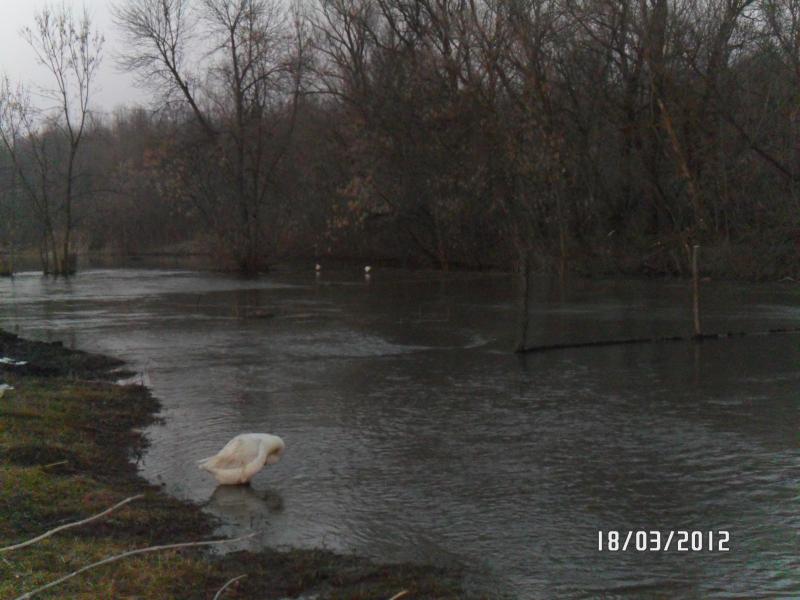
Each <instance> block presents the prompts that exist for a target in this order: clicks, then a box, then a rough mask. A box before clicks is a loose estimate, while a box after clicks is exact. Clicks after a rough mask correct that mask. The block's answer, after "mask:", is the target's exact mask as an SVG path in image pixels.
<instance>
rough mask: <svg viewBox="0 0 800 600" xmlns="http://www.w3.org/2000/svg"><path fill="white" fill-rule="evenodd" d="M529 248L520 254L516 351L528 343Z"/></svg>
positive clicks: (522, 348)
mask: <svg viewBox="0 0 800 600" xmlns="http://www.w3.org/2000/svg"><path fill="white" fill-rule="evenodd" d="M530 254H531V251H530V250H525V251H524V252H523V253H522V254H521V260H520V265H519V275H520V291H519V328H518V334H517V335H518V338H517V347H516V352H524V351H525V347H526V345H527V343H528V329H529V327H530V316H529V314H528V302H529V297H530V292H531V266H530Z"/></svg>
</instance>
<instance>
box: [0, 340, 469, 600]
mask: <svg viewBox="0 0 800 600" xmlns="http://www.w3.org/2000/svg"><path fill="white" fill-rule="evenodd" d="M0 356H8V357H12V358H14V359H17V360H26V361H29V364H27V365H24V366H16V367H12V366H4V365H0V378H2V379H4V380H5V381H6V383H8V384H10V385H13V386H14V388H15V389H14V390H11V391H8V392H6V393H5V395H4V396H3V397H2V398H0V547H5V546H9V545H12V544H16V543H18V542H21V541H24V540H27V539H30V538H33V537H35V536H37V535H39V534H41V533H43V532H45V531H48V530H50V529H52V528H55V527H58V526H60V525H63V524H66V523H70V522H74V521H78V520H81V519H84V518H86V517H89V516H91V515H93V514H96V513H99V512H101V511H103V510H105V509H107V508H108V507H110V506H112V505H114V504H115V503H117V502H119V501H121V500H123V499H124V498H127V497H130V496H134V495H137V494H143V495H144V497H143V498H141V499H138V500H135V501H133V502H131V503H129V504H127V505H125V506H124V507H122V508H120V509H119V510H117V511H115V512H113V513H111V514H109V515H108V516H106V517H104V518H102V519H98V520H96V521H93V522H91V523H89V524H86V525H83V526H81V527H76V528H72V529H69V530H66V531H63V532H60V533H57V534H55V535H53V536H52V537H49V538H47V539H45V540H42V541H40V542H37V543H35V544H33V545H30V546H27V547H25V548H20V549H17V550H13V551H10V552H0V598H4V599H6V598H16V597H18V596H20V595H22V594H23V593H25V592H28V591H30V590H32V589H34V588H37V587H39V586H42V585H44V584H46V583H49V582H51V581H54V580H56V579H58V578H60V577H62V576H64V575H66V574H68V573H70V572H73V571H75V570H77V569H79V568H81V567H83V566H85V565H88V564H90V563H93V562H95V561H99V560H102V559H104V558H106V557H109V556H113V555H117V554H121V553H124V552H126V551H129V550H132V549H136V548H144V547H148V546H152V545H157V544H170V543H176V542H185V541H196V540H205V539H211V538H214V534H213V531H214V522H213V520H212V518H211V517H209V516H208V515H206V514H204V513H203V512H202V511H201V510H200V509H199V508H198V507H196V506H195V505H193V504H189V503H186V502H182V501H178V500H176V499H174V498H171V497H169V496H167V495H165V494H164V493H162V492H161V491H160V490H159V489H158V488H157V487H155V486H152V485H149V484H148V483H147V482H146V481H144V480H143V479H142V478H141V477H139V475H138V474H137V470H136V467H135V465H134V464H133V463H132V462H131V460H130V459H131V458H132V457H135V456H136V455H138V454H140V453H141V452H142V451H143V449H144V447H145V443H146V442H145V440H144V438H143V436H142V435H141V434H140V433H139V432H138V430H139V429H141V428H142V427H145V426H147V425H148V424H149V423H152V422H153V420H154V418H155V417H154V415H155V413H156V412H157V410H158V402H157V400H156V399H154V398H153V397H152V396H151V395H150V394H149V392H148V390H147V389H146V388H143V387H140V386H117V385H114V384H112V383H110V382H109V379H110V377H111V375H110V374H109V371H110V370H111V369H114V368H119V367H120V366H121V365H120V363H118V362H117V361H115V360H113V359H109V358H106V357H102V356H96V355H90V354H84V353H80V352H73V351H70V350H67V349H65V348H63V347H61V346H60V345H58V344H44V343H38V342H29V341H26V340H23V339H21V338H18V337H16V336H13V335H11V334H7V333H3V332H0ZM187 468H194V465H188V466H187ZM240 575H246V577H244V578H243V579H241V580H239V581H238V582H236V584H234V585H232V586H231V587H229V588H227V589H226V590H225V592H224V594H223V595H222V598H226V599H230V598H248V599H255V598H259V599H261V598H283V597H297V596H300V595H309V596H310V595H314V597H316V598H365V599H366V598H370V599H373V598H374V599H378V598H386V599H388V598H390V597H392V596H393V595H395V594H397V593H398V592H400V591H402V590H408V592H409V594H408V595H407V596H405V597H407V598H457V597H461V595H462V594H461V592H460V589H459V581H460V577H459V575H458V574H457V573H454V572H451V571H444V570H441V569H437V568H433V567H424V566H414V565H378V564H374V563H372V562H369V561H367V560H364V559H360V558H356V557H350V556H342V555H338V554H334V553H331V552H328V551H324V550H293V551H271V550H265V551H262V552H258V553H250V552H234V553H230V554H227V555H224V556H218V555H212V554H211V553H209V552H208V551H207V550H206V549H203V548H188V549H181V550H163V551H158V552H153V553H148V554H141V555H137V556H131V557H128V558H124V559H122V560H120V561H118V562H114V563H112V564H108V565H104V566H100V567H98V568H95V569H91V570H89V571H87V572H85V573H83V574H81V575H79V576H77V577H74V578H72V579H70V580H69V581H66V582H65V583H63V584H60V585H59V586H58V587H56V588H54V589H53V590H52V591H46V592H43V593H42V594H41V595H37V596H35V597H36V598H84V599H89V598H92V599H94V598H138V599H155V598H158V599H164V598H176V599H181V600H183V599H195V598H197V599H200V598H212V597H213V596H214V594H215V593H216V592H217V591H218V590H219V589H220V588H221V587H222V586H223V584H224V583H225V582H227V581H229V580H230V579H232V578H234V577H238V576H240Z"/></svg>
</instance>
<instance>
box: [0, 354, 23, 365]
mask: <svg viewBox="0 0 800 600" xmlns="http://www.w3.org/2000/svg"><path fill="white" fill-rule="evenodd" d="M27 364H28V362H27V361H24V360H14V359H13V358H8V357H7V356H0V365H10V366H12V367H21V366H22V365H27Z"/></svg>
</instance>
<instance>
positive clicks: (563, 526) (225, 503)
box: [0, 269, 800, 599]
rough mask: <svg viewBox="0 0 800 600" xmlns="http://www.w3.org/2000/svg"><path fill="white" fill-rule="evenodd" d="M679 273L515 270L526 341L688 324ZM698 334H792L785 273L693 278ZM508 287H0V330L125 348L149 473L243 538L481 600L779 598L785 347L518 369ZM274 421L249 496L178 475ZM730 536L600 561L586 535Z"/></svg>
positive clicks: (784, 530)
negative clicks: (438, 576) (319, 550)
mask: <svg viewBox="0 0 800 600" xmlns="http://www.w3.org/2000/svg"><path fill="white" fill-rule="evenodd" d="M686 287H687V286H686V284H685V283H681V282H672V283H671V282H641V281H639V282H636V281H595V282H574V283H572V284H571V285H570V286H568V287H567V288H566V289H561V290H559V289H551V286H550V285H549V284H548V282H547V281H545V280H543V281H541V282H537V285H536V293H535V296H536V298H535V302H534V306H533V307H532V312H531V318H532V323H533V327H532V329H533V336H534V340H532V341H535V342H541V343H556V342H564V341H581V340H589V339H600V338H619V337H630V336H641V335H650V334H652V335H674V334H685V333H688V331H687V330H688V328H689V326H690V314H689V301H688V296H687V290H686ZM703 307H704V325H705V328H706V329H707V330H709V331H712V330H723V331H728V330H736V331H741V330H764V329H769V328H773V327H791V326H795V327H796V326H800V288H799V287H798V286H797V285H793V284H780V285H778V284H776V285H772V286H753V285H737V284H722V283H709V284H706V285H705V286H704V298H703ZM514 325H515V316H514V303H513V295H512V281H511V278H510V277H509V276H505V275H481V274H463V273H462V274H451V275H446V276H445V275H441V274H437V273H431V272H411V271H401V270H377V272H375V273H374V274H373V276H372V277H371V279H370V280H365V279H364V276H363V274H361V273H359V269H349V270H348V269H343V270H341V271H338V272H324V273H323V274H322V275H321V276H319V277H315V274H314V273H313V272H312V271H310V270H309V272H302V273H300V272H286V273H277V274H275V275H271V276H269V277H263V278H259V279H240V278H236V277H233V276H226V275H220V274H213V273H204V272H199V271H184V270H163V269H162V270H158V269H153V270H148V269H106V270H88V271H84V272H82V273H80V274H79V275H78V276H77V277H75V278H74V279H71V280H69V281H63V280H53V279H48V278H43V277H42V276H41V275H39V274H35V273H23V274H21V275H19V276H18V277H16V278H15V279H14V280H13V281H12V280H3V281H0V326H3V327H5V328H7V329H10V330H12V331H18V332H20V333H22V334H25V335H28V336H33V337H36V338H40V339H59V340H63V341H64V342H65V343H66V344H67V345H70V346H74V347H78V348H82V349H86V350H93V351H99V352H104V353H108V354H112V355H115V356H118V357H120V358H123V359H125V360H126V361H128V362H129V363H130V365H131V366H132V367H133V368H134V369H135V370H136V371H137V372H139V375H138V376H137V379H141V380H142V381H143V382H144V383H146V384H147V385H149V386H151V387H152V389H153V391H154V393H155V394H156V395H157V396H158V397H159V398H160V399H161V400H162V402H163V405H164V411H163V417H164V422H163V424H161V425H157V426H154V427H152V428H151V429H150V430H149V431H148V434H149V437H150V440H151V442H152V445H151V447H150V449H149V451H148V452H147V454H146V456H145V457H144V458H143V460H142V462H141V469H142V471H143V473H144V475H145V476H146V477H148V478H149V479H151V480H153V481H156V482H162V483H163V484H164V486H165V488H166V490H168V491H169V492H170V493H172V494H175V495H177V496H180V497H182V498H188V499H191V500H193V501H195V502H198V503H200V504H202V505H204V506H205V507H206V509H207V510H209V511H211V512H212V513H213V514H215V515H218V516H219V517H220V518H221V519H222V520H223V522H224V526H223V528H222V529H223V533H226V534H230V533H242V532H245V531H248V532H249V531H251V530H255V531H258V532H259V534H258V536H257V537H256V538H255V539H254V541H252V542H251V543H254V544H265V545H271V546H296V547H316V546H326V547H328V548H331V549H334V550H338V551H344V552H352V553H355V554H359V555H366V556H370V557H373V558H375V559H378V560H383V561H407V560H408V561H419V562H434V563H437V564H444V565H460V566H462V567H466V570H467V572H468V573H469V574H470V575H469V578H468V585H469V586H470V588H471V589H473V590H474V591H477V592H479V593H483V594H485V595H487V596H489V597H500V596H507V597H511V598H522V599H528V598H531V599H532V598H558V597H563V598H593V597H604V598H652V597H665V598H667V597H669V598H672V597H681V598H712V597H719V598H722V597H748V598H754V597H769V598H778V597H799V596H800V543H799V539H800V538H799V537H798V536H799V535H800V440H799V436H798V425H800V394H798V388H799V387H800V335H798V334H785V335H772V336H756V337H744V338H734V339H729V340H726V341H711V342H706V343H703V344H700V345H692V344H689V343H662V344H653V345H637V346H619V347H604V348H583V349H574V350H561V351H557V352H550V353H544V354H537V355H529V356H526V357H520V356H516V355H514V354H512V353H511V352H510V351H509V350H510V348H512V347H513V341H514ZM246 431H263V432H272V433H276V434H279V435H281V436H282V437H283V438H284V439H285V441H286V443H287V451H286V453H285V455H284V459H283V460H282V461H281V462H280V463H279V464H278V465H276V466H274V467H270V468H269V469H267V470H266V471H264V472H262V473H261V474H259V475H258V476H257V477H256V479H255V480H254V482H253V485H252V487H250V488H227V489H226V488H218V489H215V485H214V482H213V480H212V479H211V477H210V476H208V474H206V473H204V472H201V471H200V470H198V469H197V468H196V466H195V462H196V460H197V459H199V458H202V457H205V456H207V455H209V454H213V453H214V452H216V451H217V450H218V449H219V448H220V447H221V446H222V445H223V444H224V443H225V442H226V441H228V439H230V438H231V437H232V436H234V435H236V434H238V433H241V432H246ZM599 530H602V531H608V530H619V531H622V532H623V536H624V535H625V532H627V531H628V530H660V531H661V532H663V534H664V536H665V537H666V535H667V534H668V532H669V531H671V530H690V531H691V530H700V531H704V532H708V531H713V532H718V531H720V530H725V531H728V532H729V533H730V543H729V548H730V550H729V551H728V552H718V551H708V550H706V549H704V550H703V551H700V552H676V551H675V549H674V546H673V548H672V549H670V550H669V551H668V552H636V551H634V550H633V545H632V546H631V548H629V549H628V550H627V551H626V552H609V551H607V550H604V551H603V552H600V551H598V531H599Z"/></svg>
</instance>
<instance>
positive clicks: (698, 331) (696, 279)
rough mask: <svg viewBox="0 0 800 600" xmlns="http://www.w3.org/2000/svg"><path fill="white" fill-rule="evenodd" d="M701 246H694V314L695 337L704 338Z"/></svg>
mask: <svg viewBox="0 0 800 600" xmlns="http://www.w3.org/2000/svg"><path fill="white" fill-rule="evenodd" d="M699 254H700V246H699V245H698V244H695V245H694V246H692V313H693V315H694V337H695V338H699V337H701V336H702V330H701V329H700V272H699V269H698V267H697V262H698V255H699Z"/></svg>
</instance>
